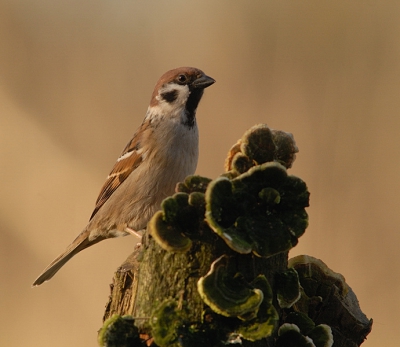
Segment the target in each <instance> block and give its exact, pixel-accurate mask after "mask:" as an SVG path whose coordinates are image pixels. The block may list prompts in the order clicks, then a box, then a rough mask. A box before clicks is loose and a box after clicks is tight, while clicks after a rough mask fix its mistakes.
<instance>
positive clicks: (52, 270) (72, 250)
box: [32, 231, 104, 287]
mask: <svg viewBox="0 0 400 347" xmlns="http://www.w3.org/2000/svg"><path fill="white" fill-rule="evenodd" d="M88 236H89V235H88V233H87V232H85V231H83V232H82V233H81V234H80V235H79V236H78V237H77V238H76V239H75V240H74V241H73V242H72V243H71V244H70V245H69V246H68V247H67V249H66V250H65V252H64V253H62V254H60V255H59V256H58V257H57V258H56V259H54V260H53V261H52V262H51V263H50V265H49V266H47V267H46V268H45V269H44V270H43V272H42V273H41V274H40V275H39V277H38V278H36V280H35V282H33V284H32V287H36V286H39V285H41V284H42V283H43V282H46V281H48V280H49V279H51V278H52V277H53V276H54V275H55V274H56V273H57V272H58V270H60V269H61V268H62V267H63V266H64V265H65V263H66V262H67V261H68V260H70V259H71V258H72V257H73V256H74V255H76V254H78V253H79V252H80V251H82V250H84V249H85V248H87V247H90V246H92V245H94V244H95V243H97V242H99V241H101V240H103V239H104V238H101V237H97V238H96V239H94V240H92V241H89V239H88Z"/></svg>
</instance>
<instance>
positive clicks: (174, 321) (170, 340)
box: [150, 299, 182, 347]
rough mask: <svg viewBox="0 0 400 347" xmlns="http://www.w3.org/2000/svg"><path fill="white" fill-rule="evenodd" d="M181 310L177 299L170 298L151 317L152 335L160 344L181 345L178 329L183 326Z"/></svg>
mask: <svg viewBox="0 0 400 347" xmlns="http://www.w3.org/2000/svg"><path fill="white" fill-rule="evenodd" d="M180 311H181V310H179V309H178V304H177V302H176V301H175V300H172V299H168V300H165V301H164V302H163V303H162V304H160V305H159V306H158V307H157V309H155V310H154V312H153V315H152V316H151V318H150V325H151V328H152V331H151V333H152V336H153V338H154V341H155V343H156V344H157V345H158V346H161V347H164V346H174V345H176V346H179V344H178V343H177V342H178V337H179V334H178V330H179V328H180V327H181V326H182V315H181V312H180Z"/></svg>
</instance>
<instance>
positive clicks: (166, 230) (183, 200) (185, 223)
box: [148, 176, 211, 252]
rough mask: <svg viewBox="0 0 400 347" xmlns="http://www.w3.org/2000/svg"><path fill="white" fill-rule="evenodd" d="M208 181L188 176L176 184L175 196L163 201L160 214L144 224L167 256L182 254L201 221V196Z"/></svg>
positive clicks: (202, 210) (207, 179)
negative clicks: (168, 254)
mask: <svg viewBox="0 0 400 347" xmlns="http://www.w3.org/2000/svg"><path fill="white" fill-rule="evenodd" d="M210 181H211V180H210V179H209V178H205V177H201V176H188V177H187V178H186V179H185V181H184V182H181V183H178V184H177V187H176V191H177V193H176V194H175V195H173V196H172V197H168V198H166V199H165V200H164V201H163V202H162V204H161V209H162V210H161V211H158V212H156V213H155V215H154V216H153V217H152V219H151V220H150V222H149V223H148V230H149V232H150V234H151V235H152V236H153V237H154V239H155V240H156V241H157V243H158V244H159V245H160V246H161V247H162V248H164V249H165V250H167V251H170V252H185V251H187V250H189V249H190V247H191V245H192V240H191V237H190V236H195V234H196V232H197V231H198V230H199V226H200V224H201V223H202V221H203V219H204V213H205V200H204V192H205V190H206V188H207V185H208V183H209V182H210Z"/></svg>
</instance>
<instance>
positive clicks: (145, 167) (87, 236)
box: [32, 67, 215, 287]
mask: <svg viewBox="0 0 400 347" xmlns="http://www.w3.org/2000/svg"><path fill="white" fill-rule="evenodd" d="M213 83H215V80H214V79H213V78H211V77H209V76H207V75H206V74H205V73H204V72H203V71H201V70H199V69H197V68H194V67H180V68H176V69H173V70H170V71H167V72H166V73H165V74H164V75H162V76H161V77H160V79H159V80H158V82H157V84H156V85H155V87H154V91H153V94H152V96H151V100H150V104H149V107H148V109H147V112H146V115H145V117H144V120H143V122H142V124H141V125H140V126H139V128H138V129H137V130H136V132H135V133H134V135H133V137H132V139H131V140H130V141H129V142H128V144H127V145H126V147H125V148H124V150H123V151H122V153H121V155H120V157H119V158H118V159H117V161H116V163H115V164H114V167H113V168H112V170H111V172H110V174H109V175H108V177H107V180H106V182H105V183H104V185H103V187H102V189H101V191H100V194H99V196H98V198H97V200H96V204H95V208H94V210H93V213H92V215H91V217H90V219H89V223H88V224H87V225H86V227H85V228H84V229H83V231H82V232H81V233H80V234H79V235H78V236H77V237H76V238H75V240H74V241H73V242H72V243H71V244H70V245H69V246H68V247H67V248H66V250H65V251H64V252H63V253H61V254H60V255H59V256H58V257H57V258H56V259H54V260H53V261H52V262H51V263H50V264H49V265H48V266H47V267H46V268H45V269H44V270H43V272H42V273H41V274H40V275H39V277H37V279H36V280H35V281H34V283H33V284H32V286H33V287H35V286H38V285H40V284H42V283H44V282H46V281H48V280H50V279H51V278H52V277H53V276H54V275H55V274H56V273H57V272H58V271H59V270H60V269H61V267H62V266H63V265H64V264H65V263H66V262H67V261H69V260H70V259H71V258H72V257H73V256H75V255H76V254H77V253H79V252H80V251H82V250H84V249H85V248H88V247H90V246H92V245H94V244H96V243H98V242H100V241H102V240H105V239H108V238H113V237H118V236H126V235H129V234H134V235H138V232H139V231H140V230H143V229H144V228H145V227H146V225H147V222H148V221H149V220H150V218H151V217H152V216H153V214H154V213H155V212H156V211H158V210H159V209H160V206H161V202H162V201H163V200H164V199H165V198H166V197H168V196H170V195H172V194H174V191H175V186H176V184H177V183H178V182H180V181H182V180H184V179H185V177H186V176H188V175H192V174H194V172H195V170H196V167H197V161H198V156H199V149H198V142H199V133H198V127H197V122H196V110H197V107H198V105H199V102H200V100H201V98H202V96H203V93H204V89H205V88H207V87H209V86H211V85H212V84H213Z"/></svg>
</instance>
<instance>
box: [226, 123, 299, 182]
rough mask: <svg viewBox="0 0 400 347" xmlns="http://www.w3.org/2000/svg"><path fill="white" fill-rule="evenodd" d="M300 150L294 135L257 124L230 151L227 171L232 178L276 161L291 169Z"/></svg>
mask: <svg viewBox="0 0 400 347" xmlns="http://www.w3.org/2000/svg"><path fill="white" fill-rule="evenodd" d="M298 151H299V150H298V148H297V146H296V143H295V141H294V138H293V135H292V134H291V133H287V132H285V131H281V130H272V129H270V128H269V127H268V126H267V125H266V124H257V125H255V126H253V127H251V128H250V129H249V130H247V131H246V132H245V133H244V135H243V136H242V138H241V139H239V140H238V142H237V143H236V144H235V145H233V146H232V148H231V149H230V150H229V153H228V157H227V159H226V161H225V170H226V171H227V172H230V173H231V175H230V176H235V175H238V174H242V173H244V172H246V171H248V170H249V169H250V168H251V167H253V166H256V165H260V164H263V163H267V162H271V161H276V162H279V163H280V164H282V165H283V166H285V167H286V168H287V169H289V168H290V167H291V166H292V164H293V162H294V160H295V159H296V153H297V152H298Z"/></svg>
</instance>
